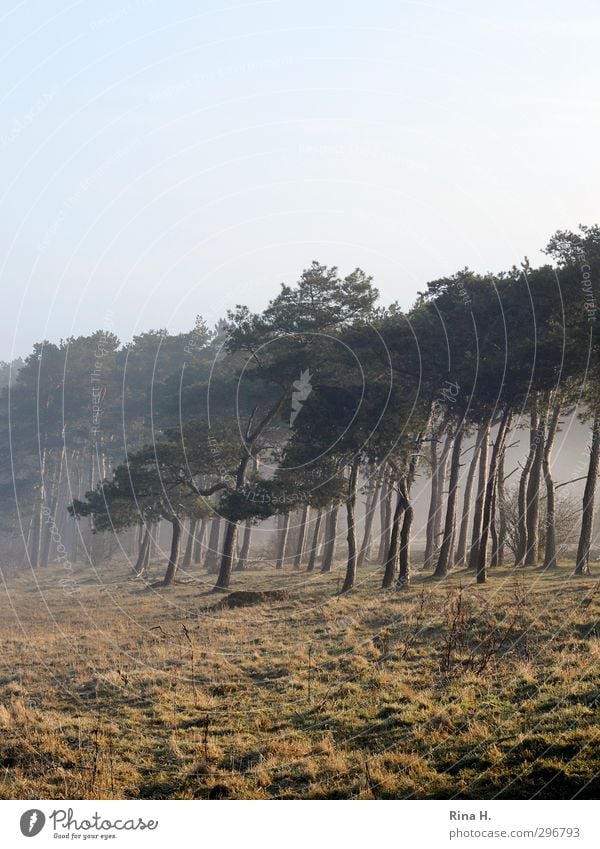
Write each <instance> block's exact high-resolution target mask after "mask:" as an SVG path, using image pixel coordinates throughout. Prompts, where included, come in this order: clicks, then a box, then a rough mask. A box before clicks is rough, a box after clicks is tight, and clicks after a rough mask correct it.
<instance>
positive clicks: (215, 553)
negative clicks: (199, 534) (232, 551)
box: [204, 516, 221, 572]
mask: <svg viewBox="0 0 600 849" xmlns="http://www.w3.org/2000/svg"><path fill="white" fill-rule="evenodd" d="M220 535H221V520H220V519H218V518H217V517H216V516H215V518H214V519H211V520H210V534H209V536H208V551H207V552H206V559H205V561H204V565H205V566H206V569H207V571H208V572H216V569H217V563H218V562H219V537H220Z"/></svg>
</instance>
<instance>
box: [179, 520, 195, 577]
mask: <svg viewBox="0 0 600 849" xmlns="http://www.w3.org/2000/svg"><path fill="white" fill-rule="evenodd" d="M197 525H198V518H197V517H196V516H193V517H192V518H191V519H190V528H189V531H188V538H187V540H186V543H185V551H184V553H183V560H182V561H181V567H182V569H189V567H190V566H191V564H192V552H193V550H194V541H195V540H194V535H195V533H196V527H197Z"/></svg>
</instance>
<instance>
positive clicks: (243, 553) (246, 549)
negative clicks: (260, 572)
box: [236, 519, 252, 572]
mask: <svg viewBox="0 0 600 849" xmlns="http://www.w3.org/2000/svg"><path fill="white" fill-rule="evenodd" d="M251 539H252V519H246V522H245V523H244V536H243V538H242V548H241V550H240V556H239V557H238V562H237V566H236V569H237V571H238V572H243V571H245V570H246V569H247V568H248V555H249V554H250V541H251Z"/></svg>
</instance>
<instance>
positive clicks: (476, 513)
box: [469, 422, 490, 572]
mask: <svg viewBox="0 0 600 849" xmlns="http://www.w3.org/2000/svg"><path fill="white" fill-rule="evenodd" d="M489 437H490V425H489V422H487V423H486V424H485V425H484V429H483V434H482V437H481V443H480V445H479V471H478V476H477V493H476V495H475V508H474V510H473V528H472V531H471V548H470V550H469V569H471V570H473V572H475V571H477V562H478V559H479V541H480V539H481V526H482V523H483V505H484V501H485V489H486V483H487V466H488V448H489V446H488V442H489Z"/></svg>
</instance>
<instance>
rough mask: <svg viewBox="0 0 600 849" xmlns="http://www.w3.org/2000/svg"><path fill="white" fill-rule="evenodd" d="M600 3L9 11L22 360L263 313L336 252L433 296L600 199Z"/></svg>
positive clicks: (2, 150) (346, 264)
mask: <svg viewBox="0 0 600 849" xmlns="http://www.w3.org/2000/svg"><path fill="white" fill-rule="evenodd" d="M599 38H600V4H598V2H597V0H589V2H584V0H575V1H574V2H569V3H565V2H562V0H561V2H558V1H557V0H535V2H533V1H532V0H529V2H528V0H520V2H515V0H503V2H481V0H479V2H475V0H473V2H471V0H457V2H440V3H425V2H401V0H393V2H392V0H370V2H365V0H361V1H360V2H355V0H321V2H315V0H282V1H281V2H256V3H248V2H239V3H231V4H230V3H228V2H227V1H226V0H221V2H215V0H210V2H208V1H207V0H199V2H186V0H172V2H168V3H167V2H162V1H161V2H159V0H117V1H116V2H112V1H111V0H105V2H102V3H98V2H90V0H87V2H70V3H69V2H63V0H52V2H47V0H37V1H36V2H27V0H25V2H14V3H13V0H4V2H3V3H2V4H1V5H0V79H1V80H2V85H1V87H0V162H1V167H2V181H1V184H0V228H1V233H2V242H1V244H2V249H1V253H0V280H1V285H2V294H3V310H2V311H1V314H0V316H1V317H0V320H1V323H2V325H1V336H0V342H1V344H0V358H4V359H9V358H12V357H13V356H15V355H22V354H26V353H27V352H28V351H29V350H30V348H31V345H32V343H33V342H34V341H35V340H37V339H40V338H43V337H46V338H50V339H58V338H60V337H65V336H68V335H71V334H79V333H87V332H90V331H92V330H93V329H96V328H98V327H104V328H106V329H111V330H113V331H114V332H116V333H117V334H118V335H119V336H120V337H121V338H122V339H128V338H130V337H131V335H132V334H134V333H136V332H140V331H141V330H144V329H148V328H150V327H154V328H156V327H161V326H166V327H168V328H169V329H170V330H172V331H177V330H182V329H188V328H189V327H190V326H191V325H192V324H193V321H194V316H195V315H196V314H197V313H200V314H202V315H204V316H205V317H206V318H207V320H209V321H211V322H212V321H215V320H216V319H217V318H218V317H220V316H221V315H223V314H224V312H225V310H226V309H227V308H228V307H232V306H233V305H234V304H235V303H240V302H243V303H249V304H250V306H252V307H256V308H260V307H262V306H263V305H264V304H265V303H266V301H267V300H268V298H269V297H271V296H272V295H273V294H275V293H276V291H277V286H278V283H279V282H280V281H286V282H292V281H293V280H294V279H295V278H296V277H297V276H298V274H299V272H300V271H301V269H302V268H303V267H305V266H307V265H308V264H309V263H310V262H311V261H312V260H313V259H318V260H320V261H321V262H325V263H328V264H337V265H339V266H340V268H341V270H342V271H344V272H347V271H350V270H351V269H352V268H354V267H355V266H357V265H359V266H361V267H362V268H364V269H365V270H366V271H368V272H369V273H372V274H373V275H374V276H375V280H376V284H377V285H378V287H379V288H380V290H381V293H382V296H383V299H384V301H386V302H387V301H391V300H399V301H400V302H401V303H402V304H403V305H404V306H408V305H410V303H411V302H412V300H413V298H414V295H415V293H416V291H417V290H418V289H420V288H423V286H424V283H425V282H426V281H427V280H428V279H432V278H435V277H436V276H440V275H442V274H446V273H451V272H453V271H455V270H456V269H458V268H460V267H462V266H464V265H470V266H471V267H473V268H476V269H478V270H481V271H489V270H492V271H496V270H499V269H501V268H504V267H508V266H510V265H511V264H512V263H513V262H519V261H520V259H521V258H522V256H523V255H524V254H527V255H528V256H529V257H530V259H531V260H532V261H533V262H538V261H540V260H541V259H542V257H541V255H540V254H539V253H538V249H539V248H541V247H542V246H543V245H544V244H545V242H546V241H547V238H548V236H549V235H550V234H551V233H552V232H553V231H554V230H556V229H557V228H564V227H575V226H576V225H577V223H578V222H579V221H583V222H586V223H593V222H595V221H598V219H599V218H600V216H599V215H598V213H597V209H598V198H599V197H600V172H599V169H598V167H597V162H596V160H597V156H598V153H597V151H598V149H600V144H599V142H600V132H599V123H600V112H599V108H598V82H599V80H600V58H599V53H598V43H599Z"/></svg>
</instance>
